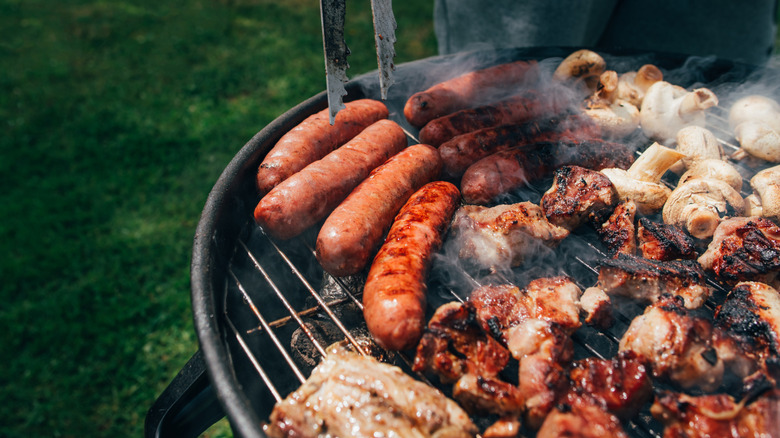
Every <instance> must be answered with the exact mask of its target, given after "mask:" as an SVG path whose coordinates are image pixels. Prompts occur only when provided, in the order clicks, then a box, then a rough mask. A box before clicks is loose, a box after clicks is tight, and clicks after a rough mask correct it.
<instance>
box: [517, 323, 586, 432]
mask: <svg viewBox="0 0 780 438" xmlns="http://www.w3.org/2000/svg"><path fill="white" fill-rule="evenodd" d="M506 336H507V341H508V342H507V346H508V348H509V351H510V352H511V353H512V357H514V358H515V359H517V360H518V361H519V362H520V364H519V365H520V367H519V368H520V369H519V371H518V381H519V382H520V384H519V387H520V392H521V394H522V395H523V398H524V400H525V409H526V412H525V419H526V421H527V424H528V426H529V427H531V428H532V429H537V428H539V426H541V424H542V422H543V421H544V418H545V417H546V416H547V414H548V413H549V412H550V410H552V408H553V407H554V405H555V401H556V400H557V399H558V397H559V396H560V395H561V394H562V393H563V391H564V390H565V389H566V383H567V373H566V370H567V368H568V367H569V365H570V362H571V359H572V356H573V354H574V344H573V342H572V340H571V338H570V337H569V336H568V335H567V334H566V332H565V331H564V330H563V329H562V328H560V327H559V326H558V325H557V324H555V323H551V322H549V321H544V320H541V319H528V320H526V321H524V322H523V323H521V324H518V325H516V326H513V327H511V328H509V329H508V330H507V333H506Z"/></svg>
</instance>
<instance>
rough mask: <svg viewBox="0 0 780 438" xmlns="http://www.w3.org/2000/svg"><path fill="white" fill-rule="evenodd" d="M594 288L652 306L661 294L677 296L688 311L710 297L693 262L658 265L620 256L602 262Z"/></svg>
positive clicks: (702, 274) (639, 258)
mask: <svg viewBox="0 0 780 438" xmlns="http://www.w3.org/2000/svg"><path fill="white" fill-rule="evenodd" d="M597 287H598V288H600V289H602V290H603V291H604V292H606V293H607V294H608V295H620V296H625V297H629V298H633V299H636V300H639V301H644V302H651V303H654V302H656V301H658V300H659V299H660V298H661V296H662V295H663V294H671V295H679V296H680V297H682V299H683V300H684V302H685V307H686V308H689V309H695V308H698V307H700V306H701V305H702V304H704V301H705V300H706V299H707V298H709V296H710V295H711V293H712V291H711V290H710V288H709V287H708V286H707V284H706V282H705V278H704V271H703V270H702V269H701V266H699V264H698V263H696V262H695V261H693V260H672V261H667V262H658V261H655V260H647V259H645V258H642V257H636V256H629V255H623V254H618V256H617V257H616V258H614V259H605V260H602V261H601V266H600V268H599V280H598V283H597Z"/></svg>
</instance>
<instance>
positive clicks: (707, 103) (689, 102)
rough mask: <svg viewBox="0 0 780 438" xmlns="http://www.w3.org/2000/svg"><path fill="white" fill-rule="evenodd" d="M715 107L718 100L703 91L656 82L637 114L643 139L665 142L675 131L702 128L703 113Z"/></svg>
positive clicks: (711, 94) (703, 121) (712, 94)
mask: <svg viewBox="0 0 780 438" xmlns="http://www.w3.org/2000/svg"><path fill="white" fill-rule="evenodd" d="M717 104H718V98H717V96H716V95H715V93H713V92H712V91H711V90H709V89H707V88H697V89H695V90H693V91H688V90H686V89H685V88H682V87H680V86H677V85H672V84H670V83H669V82H666V81H658V82H656V83H654V84H653V85H651V86H650V88H648V90H647V94H646V95H645V98H644V100H643V101H642V107H641V109H640V111H639V115H640V124H641V126H642V130H643V131H644V133H645V135H647V136H648V137H650V138H652V139H654V140H658V141H667V140H670V139H673V138H675V136H676V135H677V131H679V130H680V129H682V128H684V127H686V126H689V125H698V126H703V125H704V124H705V121H706V120H705V113H704V111H705V110H706V109H708V108H711V107H713V106H715V105H717Z"/></svg>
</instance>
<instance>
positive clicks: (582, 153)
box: [460, 140, 634, 204]
mask: <svg viewBox="0 0 780 438" xmlns="http://www.w3.org/2000/svg"><path fill="white" fill-rule="evenodd" d="M633 161H634V156H633V154H632V153H631V152H630V151H629V150H628V148H627V147H626V146H625V145H623V144H620V143H614V142H608V141H601V140H599V141H595V140H588V141H564V140H561V141H558V142H555V143H535V144H532V145H526V146H519V147H514V148H510V149H507V150H504V151H500V152H496V153H495V154H493V155H490V156H488V157H485V158H483V159H481V160H479V161H477V162H476V163H474V164H472V165H471V166H470V167H469V168H468V170H466V173H464V174H463V178H462V179H461V183H460V185H461V191H462V192H463V199H464V201H466V202H467V203H469V204H487V203H489V202H492V201H493V200H495V199H496V198H497V197H498V196H499V195H502V194H505V193H508V192H511V191H513V190H515V189H518V188H520V187H523V186H525V185H527V184H529V183H533V182H536V181H539V180H541V179H542V178H545V177H547V176H549V175H551V174H552V172H554V171H555V169H558V168H559V167H561V166H566V165H572V164H576V165H578V166H582V167H587V168H588V169H594V170H600V169H604V168H607V167H618V168H624V169H625V168H628V166H630V165H631V163H633Z"/></svg>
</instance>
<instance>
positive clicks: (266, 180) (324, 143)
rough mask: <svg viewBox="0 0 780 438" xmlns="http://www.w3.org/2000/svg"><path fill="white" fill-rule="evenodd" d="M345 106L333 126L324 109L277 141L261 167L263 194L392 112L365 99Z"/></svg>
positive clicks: (260, 176) (259, 176) (258, 179)
mask: <svg viewBox="0 0 780 438" xmlns="http://www.w3.org/2000/svg"><path fill="white" fill-rule="evenodd" d="M344 105H345V106H346V108H345V109H343V110H341V111H339V113H338V114H337V115H336V120H335V122H334V124H333V125H331V124H330V115H329V113H328V110H327V109H324V110H322V111H320V112H318V113H316V114H313V115H311V116H309V117H307V118H306V120H304V121H303V122H301V123H300V124H299V125H298V126H296V127H294V128H293V129H291V130H290V131H289V132H287V133H286V134H284V135H283V136H282V138H280V139H279V141H278V142H276V145H274V147H273V148H271V150H270V151H269V152H268V154H267V155H266V156H265V159H263V162H262V163H261V164H260V167H259V168H258V170H257V190H258V192H259V193H260V196H263V195H265V194H266V193H268V192H270V191H271V189H273V188H274V187H276V186H277V185H278V184H279V183H280V182H282V181H284V180H286V179H287V178H289V177H290V175H292V174H294V173H295V172H298V171H299V170H301V169H303V168H304V167H306V166H307V165H309V164H311V163H313V162H314V161H317V160H319V159H320V158H322V157H324V156H325V155H327V154H328V153H330V152H331V151H333V150H334V149H336V148H337V147H339V146H341V145H343V144H344V143H346V142H347V141H349V140H350V139H351V138H353V137H354V136H356V135H357V134H358V133H359V132H360V131H362V130H363V129H365V128H366V127H368V126H369V125H371V124H372V123H374V122H376V121H378V120H381V119H386V118H387V117H388V115H389V112H388V110H387V107H386V106H385V104H384V103H382V102H380V101H378V100H372V99H361V100H355V101H353V102H347V103H345V104H344Z"/></svg>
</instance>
